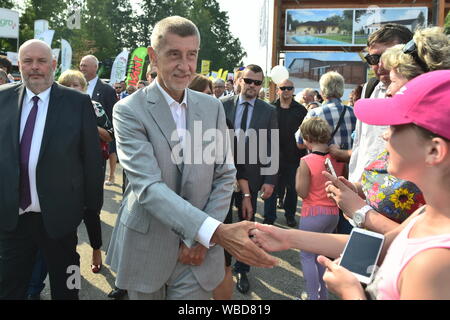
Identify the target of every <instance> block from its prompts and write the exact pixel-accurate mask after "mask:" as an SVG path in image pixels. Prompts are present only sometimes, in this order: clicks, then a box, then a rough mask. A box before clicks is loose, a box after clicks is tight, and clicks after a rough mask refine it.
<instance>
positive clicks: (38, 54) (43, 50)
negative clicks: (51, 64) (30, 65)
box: [19, 42, 52, 60]
mask: <svg viewBox="0 0 450 320" xmlns="http://www.w3.org/2000/svg"><path fill="white" fill-rule="evenodd" d="M24 58H45V59H47V60H52V50H51V49H50V48H49V47H48V46H46V45H45V44H43V43H40V42H32V43H30V44H27V45H25V46H23V47H22V48H20V49H19V60H23V59H24Z"/></svg>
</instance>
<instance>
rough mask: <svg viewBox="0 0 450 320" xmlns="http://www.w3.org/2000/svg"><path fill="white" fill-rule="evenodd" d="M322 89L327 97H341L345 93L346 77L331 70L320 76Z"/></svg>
mask: <svg viewBox="0 0 450 320" xmlns="http://www.w3.org/2000/svg"><path fill="white" fill-rule="evenodd" d="M319 84H320V91H322V95H323V96H324V97H325V98H341V97H342V96H343V95H344V77H343V76H341V75H340V74H339V73H338V72H336V71H329V72H327V73H325V74H324V75H323V76H322V77H320V81H319Z"/></svg>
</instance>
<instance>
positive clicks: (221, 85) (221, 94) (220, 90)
mask: <svg viewBox="0 0 450 320" xmlns="http://www.w3.org/2000/svg"><path fill="white" fill-rule="evenodd" d="M213 93H214V96H215V97H216V98H217V99H220V98H225V97H226V96H227V95H226V93H225V81H223V79H220V78H217V79H214V81H213Z"/></svg>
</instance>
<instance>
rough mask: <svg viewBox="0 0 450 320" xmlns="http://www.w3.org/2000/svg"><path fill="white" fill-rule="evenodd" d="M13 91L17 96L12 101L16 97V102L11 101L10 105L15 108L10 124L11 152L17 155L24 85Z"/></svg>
mask: <svg viewBox="0 0 450 320" xmlns="http://www.w3.org/2000/svg"><path fill="white" fill-rule="evenodd" d="M15 91H16V93H17V94H15V95H14V96H13V98H12V99H15V98H16V97H17V99H18V100H17V101H15V100H13V101H12V102H13V104H11V105H15V106H17V109H16V113H15V115H14V119H13V122H12V131H11V135H12V138H13V144H12V145H13V147H14V150H13V152H14V153H15V154H19V144H20V143H19V142H20V119H21V115H22V105H23V98H24V96H25V85H23V84H22V85H21V86H18V87H17V88H16V89H15Z"/></svg>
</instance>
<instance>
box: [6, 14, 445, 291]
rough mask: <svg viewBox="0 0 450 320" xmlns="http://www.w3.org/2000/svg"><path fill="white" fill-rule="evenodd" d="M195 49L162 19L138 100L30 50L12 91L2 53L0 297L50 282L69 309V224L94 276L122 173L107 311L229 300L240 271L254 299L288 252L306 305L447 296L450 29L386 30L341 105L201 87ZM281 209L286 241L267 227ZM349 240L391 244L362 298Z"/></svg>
mask: <svg viewBox="0 0 450 320" xmlns="http://www.w3.org/2000/svg"><path fill="white" fill-rule="evenodd" d="M200 41H201V36H200V33H199V31H198V29H197V27H196V26H195V25H194V24H193V23H192V22H191V21H189V20H187V19H185V18H181V17H177V16H174V17H168V18H165V19H163V20H161V21H160V22H158V23H157V24H156V25H155V26H154V29H153V32H152V35H151V47H149V49H148V54H149V57H150V65H149V67H148V70H147V73H146V80H141V81H139V83H138V86H132V85H128V86H127V83H126V81H121V82H118V83H112V84H107V83H105V82H103V81H102V80H101V79H99V78H98V75H97V71H98V67H99V61H98V59H97V58H96V57H95V56H93V55H88V56H85V57H83V58H82V59H81V61H80V64H79V71H78V70H67V71H65V72H63V73H62V74H61V75H60V76H59V78H58V80H57V81H55V79H54V70H55V67H56V62H55V60H54V59H53V56H52V52H51V49H50V47H49V46H48V45H46V44H45V43H44V42H42V41H40V40H29V41H26V42H25V43H24V44H23V45H22V46H21V47H20V49H19V69H20V73H21V79H22V80H21V82H19V83H14V82H13V80H12V79H11V76H10V74H11V64H10V62H8V61H7V59H6V58H4V57H0V105H1V107H0V141H1V142H2V146H3V147H4V148H3V149H4V151H5V152H4V153H3V156H2V159H3V160H2V166H1V167H0V174H1V175H2V177H3V178H2V181H3V182H4V186H5V188H4V189H5V190H4V191H2V192H3V193H4V194H3V197H1V198H0V219H2V221H4V222H3V223H2V224H0V299H27V298H28V299H39V295H40V292H41V291H42V289H43V287H44V279H45V278H46V277H47V274H48V276H49V279H50V287H51V295H52V298H53V299H78V291H79V290H78V288H76V287H75V288H72V287H69V286H67V277H68V275H67V272H66V271H67V270H68V268H69V267H70V266H79V265H80V257H79V255H78V253H77V251H76V246H77V228H78V226H79V224H80V223H81V222H82V221H84V224H85V225H86V229H87V232H88V236H89V241H90V244H91V247H92V261H91V271H92V272H93V273H99V272H101V270H102V266H103V261H102V255H101V248H102V246H103V243H102V230H101V223H100V212H101V208H102V204H103V185H104V184H105V185H113V184H116V183H117V181H116V179H115V171H116V165H117V163H120V165H121V167H122V168H123V178H124V179H123V185H122V190H123V199H122V204H121V206H120V209H119V211H118V217H117V220H116V225H115V227H114V230H113V233H112V236H111V239H110V240H109V243H108V246H107V248H105V247H104V248H103V249H104V250H105V251H106V252H107V257H106V261H105V263H106V264H108V265H109V266H110V267H111V269H112V270H113V271H114V272H115V273H116V274H117V277H116V281H115V288H114V290H113V291H112V292H111V293H110V294H109V297H111V298H115V299H121V298H123V297H124V296H127V297H128V298H129V299H133V300H154V299H191V300H203V299H211V298H213V299H216V300H230V299H232V298H233V286H234V284H233V273H234V274H235V277H236V289H237V290H238V291H239V292H241V293H243V294H246V293H248V292H249V291H250V290H251V287H252V284H251V282H250V280H249V277H248V273H249V272H250V270H251V266H254V267H265V268H267V267H273V266H275V265H276V264H277V259H275V258H274V257H273V256H271V255H270V254H269V252H273V251H280V250H287V249H290V248H296V249H300V255H299V261H300V263H301V266H302V271H303V275H304V279H305V280H306V293H307V298H308V299H311V300H319V299H320V300H326V299H328V290H331V291H332V292H334V293H335V294H337V295H338V296H340V297H341V298H342V299H367V298H371V299H450V286H448V285H447V283H448V281H445V279H449V278H450V268H448V265H449V264H450V250H449V249H450V223H449V222H448V221H449V218H450V211H449V207H450V203H449V200H448V199H449V197H448V193H449V190H450V184H449V181H450V131H449V130H448V128H449V127H450V110H449V104H448V103H446V97H447V95H448V94H449V93H450V71H448V69H450V40H449V37H448V36H447V35H446V34H445V33H444V32H443V30H442V29H441V28H438V27H429V28H423V29H418V30H416V31H415V32H414V33H412V32H411V31H410V30H409V29H408V28H406V27H403V26H401V25H397V24H385V25H383V26H381V28H380V29H379V30H377V31H375V32H374V33H372V34H371V35H370V36H369V38H368V43H367V48H366V50H367V52H366V55H365V60H366V62H367V64H368V65H369V66H370V67H371V68H372V70H373V72H374V74H375V78H372V79H369V80H368V81H367V82H366V83H365V84H361V85H359V86H357V87H356V88H355V89H354V90H353V91H352V93H351V94H350V99H349V102H348V104H345V103H344V102H343V101H342V97H343V94H344V86H345V79H344V77H343V76H342V75H341V74H339V73H338V72H336V71H333V70H329V71H328V72H326V73H325V74H323V75H322V76H321V78H320V81H319V86H320V90H315V89H312V88H305V89H303V90H302V91H301V92H300V93H299V94H297V95H295V94H294V93H295V89H296V88H295V84H294V82H293V81H292V80H291V79H285V80H283V81H282V82H280V83H278V84H277V88H276V100H275V101H272V102H270V103H269V102H268V101H267V100H266V99H264V98H265V91H264V89H263V82H264V77H265V76H264V72H263V70H262V69H261V67H259V66H258V65H255V64H250V65H247V66H246V67H241V68H237V69H236V70H235V72H234V78H233V79H229V80H227V81H224V80H223V79H214V80H211V79H210V78H208V77H206V76H203V75H199V74H196V73H195V71H196V67H197V58H198V52H199V48H200ZM11 82H12V83H11ZM69 88H71V89H69ZM73 89H74V90H73ZM261 92H262V95H261ZM199 122H200V123H201V128H200V129H199V130H200V137H201V138H203V137H204V136H205V135H208V134H210V133H211V132H214V134H213V139H209V140H207V141H204V140H202V141H196V139H198V135H197V134H191V133H193V132H194V131H195V130H198V127H196V124H198V123H199ZM194 128H195V130H194ZM199 142H200V143H199ZM211 148H213V149H214V152H213V153H211V152H210V151H211ZM198 155H200V159H201V160H202V161H197V160H198V159H197V157H198ZM327 161H329V162H330V163H331V164H332V166H333V168H334V170H335V172H336V174H337V176H338V177H335V176H333V175H331V174H330V172H329V171H328V170H329V169H328V168H327V167H326V165H325V163H326V162H327ZM107 163H108V166H107ZM108 168H109V169H108ZM274 168H275V169H274ZM107 170H109V171H108V172H107ZM107 173H108V174H107ZM6 186H8V187H7V188H6ZM299 197H300V198H301V199H302V203H301V211H300V214H299V216H300V218H299V219H298V220H297V219H296V217H297V215H296V213H297V206H298V198H299ZM258 199H261V200H262V201H263V202H264V204H263V212H260V214H261V215H262V216H263V218H264V220H263V223H262V224H259V223H255V222H254V221H255V214H256V210H257V202H258ZM234 208H236V209H237V221H235V222H234V223H233V211H234V210H233V209H234ZM277 208H278V209H283V211H284V216H285V225H286V226H287V228H285V227H284V228H281V227H278V226H275V225H274V224H275V223H276V221H277V219H278V216H277ZM354 227H359V228H367V229H370V230H373V231H375V232H378V233H382V234H384V235H385V239H386V240H385V242H384V247H383V252H382V256H381V259H380V265H381V267H380V269H379V270H378V271H377V273H376V275H375V280H374V281H373V282H372V283H371V284H369V285H368V286H367V288H365V289H364V288H363V287H362V286H361V284H360V283H359V281H358V280H357V278H356V277H355V276H354V275H353V274H352V273H351V272H350V271H349V270H347V269H345V268H344V267H342V266H340V265H339V261H338V260H339V256H340V254H341V253H342V251H343V248H344V247H345V244H346V242H347V241H348V237H349V236H348V235H349V234H350V232H351V230H352V228H354ZM330 258H337V259H338V260H335V261H331V260H330ZM233 259H234V260H235V262H234V264H233ZM418 274H419V275H420V276H417V275H418Z"/></svg>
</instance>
